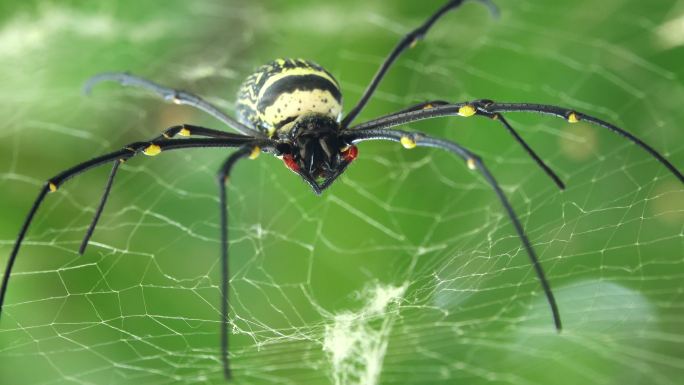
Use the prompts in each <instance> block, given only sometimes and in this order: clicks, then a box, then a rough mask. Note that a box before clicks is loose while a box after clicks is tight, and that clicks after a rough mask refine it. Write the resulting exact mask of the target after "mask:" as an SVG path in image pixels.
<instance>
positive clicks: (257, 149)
mask: <svg viewBox="0 0 684 385" xmlns="http://www.w3.org/2000/svg"><path fill="white" fill-rule="evenodd" d="M260 154H261V147H259V146H254V148H253V149H252V152H250V153H249V159H256V158H258V157H259V155H260Z"/></svg>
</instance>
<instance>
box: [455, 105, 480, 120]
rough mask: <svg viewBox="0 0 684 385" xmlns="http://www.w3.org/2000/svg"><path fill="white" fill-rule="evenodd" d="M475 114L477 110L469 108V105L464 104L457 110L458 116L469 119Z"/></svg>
mask: <svg viewBox="0 0 684 385" xmlns="http://www.w3.org/2000/svg"><path fill="white" fill-rule="evenodd" d="M476 113H477V110H476V109H475V107H473V106H471V105H470V104H466V105H464V106H462V107H460V108H459V109H458V114H459V115H461V116H463V117H466V118H468V117H471V116H473V115H475V114H476Z"/></svg>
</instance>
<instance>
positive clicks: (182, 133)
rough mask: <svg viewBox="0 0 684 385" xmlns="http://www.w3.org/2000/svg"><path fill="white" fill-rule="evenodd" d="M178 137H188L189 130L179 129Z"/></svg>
mask: <svg viewBox="0 0 684 385" xmlns="http://www.w3.org/2000/svg"><path fill="white" fill-rule="evenodd" d="M178 135H180V136H190V135H191V133H190V130H189V129H187V128H185V127H183V128H181V129H180V131H178Z"/></svg>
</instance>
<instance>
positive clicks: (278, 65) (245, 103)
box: [236, 59, 342, 136]
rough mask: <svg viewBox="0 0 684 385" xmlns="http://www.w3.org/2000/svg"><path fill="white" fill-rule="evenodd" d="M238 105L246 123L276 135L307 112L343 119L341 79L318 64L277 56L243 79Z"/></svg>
mask: <svg viewBox="0 0 684 385" xmlns="http://www.w3.org/2000/svg"><path fill="white" fill-rule="evenodd" d="M236 109H237V113H238V117H239V118H240V121H241V122H242V123H244V124H247V125H249V126H250V127H253V128H255V129H258V130H261V131H266V132H267V133H268V134H269V136H272V135H273V134H274V133H275V132H276V131H278V130H280V129H281V128H284V126H285V125H286V124H287V123H289V122H292V121H294V120H295V119H296V118H297V117H299V116H301V115H304V114H310V113H316V114H322V115H326V116H329V117H331V118H333V119H336V120H337V119H339V116H340V113H341V112H342V93H341V92H340V86H339V84H338V83H337V80H335V78H334V77H333V76H332V75H331V74H330V73H329V72H328V71H326V70H325V69H324V68H323V67H321V66H319V65H318V64H316V63H314V62H311V61H308V60H302V59H277V60H275V61H273V62H271V63H269V64H266V65H263V66H261V67H259V68H258V69H257V70H256V71H255V72H254V73H253V74H252V75H250V76H249V77H248V78H247V79H246V80H245V82H244V83H242V86H241V87H240V91H239V92H238V99H237V103H236Z"/></svg>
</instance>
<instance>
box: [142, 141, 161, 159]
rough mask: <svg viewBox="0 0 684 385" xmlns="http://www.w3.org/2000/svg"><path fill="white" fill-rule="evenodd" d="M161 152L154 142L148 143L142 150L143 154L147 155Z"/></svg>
mask: <svg viewBox="0 0 684 385" xmlns="http://www.w3.org/2000/svg"><path fill="white" fill-rule="evenodd" d="M161 152H162V150H161V147H159V146H158V145H156V144H150V145H149V146H147V147H146V148H145V149H144V150H143V154H145V155H147V156H155V155H159V153H161Z"/></svg>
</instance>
